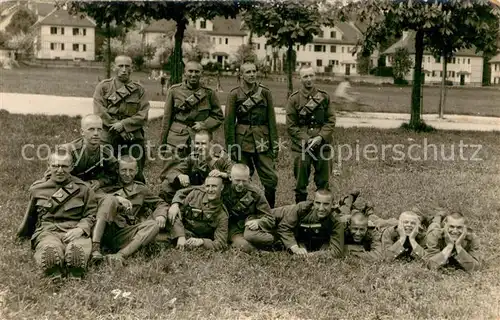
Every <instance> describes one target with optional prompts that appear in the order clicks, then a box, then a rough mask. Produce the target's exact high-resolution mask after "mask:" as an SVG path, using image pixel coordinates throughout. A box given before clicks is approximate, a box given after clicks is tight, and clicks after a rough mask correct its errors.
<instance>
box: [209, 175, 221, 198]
mask: <svg viewBox="0 0 500 320" xmlns="http://www.w3.org/2000/svg"><path fill="white" fill-rule="evenodd" d="M222 186H223V185H222V179H221V178H217V177H208V178H206V179H205V191H206V192H207V197H208V200H209V201H213V200H217V199H220V195H221V192H222Z"/></svg>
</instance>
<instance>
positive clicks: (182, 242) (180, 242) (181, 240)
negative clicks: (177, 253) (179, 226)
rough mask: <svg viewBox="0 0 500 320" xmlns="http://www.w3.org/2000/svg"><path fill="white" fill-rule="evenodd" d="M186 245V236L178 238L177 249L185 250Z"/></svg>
mask: <svg viewBox="0 0 500 320" xmlns="http://www.w3.org/2000/svg"><path fill="white" fill-rule="evenodd" d="M185 245H186V237H179V238H177V249H179V250H184V246H185Z"/></svg>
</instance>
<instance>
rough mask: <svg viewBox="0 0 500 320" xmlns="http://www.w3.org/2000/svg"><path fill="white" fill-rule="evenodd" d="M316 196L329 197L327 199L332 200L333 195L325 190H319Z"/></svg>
mask: <svg viewBox="0 0 500 320" xmlns="http://www.w3.org/2000/svg"><path fill="white" fill-rule="evenodd" d="M316 194H317V195H320V196H329V197H331V198H333V193H331V192H330V191H329V190H327V189H319V190H318V191H316Z"/></svg>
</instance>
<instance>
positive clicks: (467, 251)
mask: <svg viewBox="0 0 500 320" xmlns="http://www.w3.org/2000/svg"><path fill="white" fill-rule="evenodd" d="M425 242H426V246H427V253H426V256H425V257H424V260H425V261H426V262H427V266H428V267H429V268H430V269H439V268H443V267H452V268H457V269H463V270H466V271H473V270H477V269H479V267H480V265H481V264H480V258H479V254H478V253H479V240H478V239H477V237H476V236H475V235H474V234H473V233H472V230H471V229H470V228H469V227H468V226H467V221H466V219H465V217H464V216H463V215H462V214H461V213H459V212H454V213H451V214H449V215H445V216H444V219H443V217H442V216H441V215H437V216H436V217H435V218H434V220H433V222H432V223H431V225H430V226H429V228H428V230H427V235H426V239H425Z"/></svg>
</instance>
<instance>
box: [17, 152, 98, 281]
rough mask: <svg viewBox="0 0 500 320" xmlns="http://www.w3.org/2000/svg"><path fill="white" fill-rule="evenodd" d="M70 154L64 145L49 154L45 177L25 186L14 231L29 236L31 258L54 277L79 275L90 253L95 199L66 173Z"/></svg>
mask: <svg viewBox="0 0 500 320" xmlns="http://www.w3.org/2000/svg"><path fill="white" fill-rule="evenodd" d="M72 169H73V158H72V156H71V154H70V153H69V152H68V151H67V150H65V149H59V150H57V151H56V152H55V153H53V154H51V155H50V157H49V171H50V175H49V179H48V180H47V179H42V180H38V181H36V182H35V183H33V184H32V185H31V187H30V189H29V193H30V202H29V205H28V209H27V211H26V214H25V216H24V219H23V222H22V223H21V226H20V227H19V229H18V231H17V236H18V237H21V238H24V237H26V238H29V237H31V244H32V248H33V249H34V250H35V254H34V256H35V261H36V263H37V265H38V266H39V267H41V268H42V269H43V271H44V273H45V275H47V276H50V277H51V278H53V279H54V280H56V279H60V278H61V277H62V275H63V273H64V264H65V266H66V268H67V271H68V273H69V276H70V277H77V278H79V277H82V276H83V274H84V272H85V270H86V268H87V262H88V260H89V257H90V252H91V248H92V242H91V240H90V238H89V236H90V231H91V229H92V227H93V225H94V219H95V214H96V208H97V200H96V198H95V195H94V192H93V191H92V190H91V189H90V188H89V186H88V185H87V184H86V183H84V182H83V181H82V180H80V179H78V178H76V177H73V176H71V175H70V172H71V170H72Z"/></svg>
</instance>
